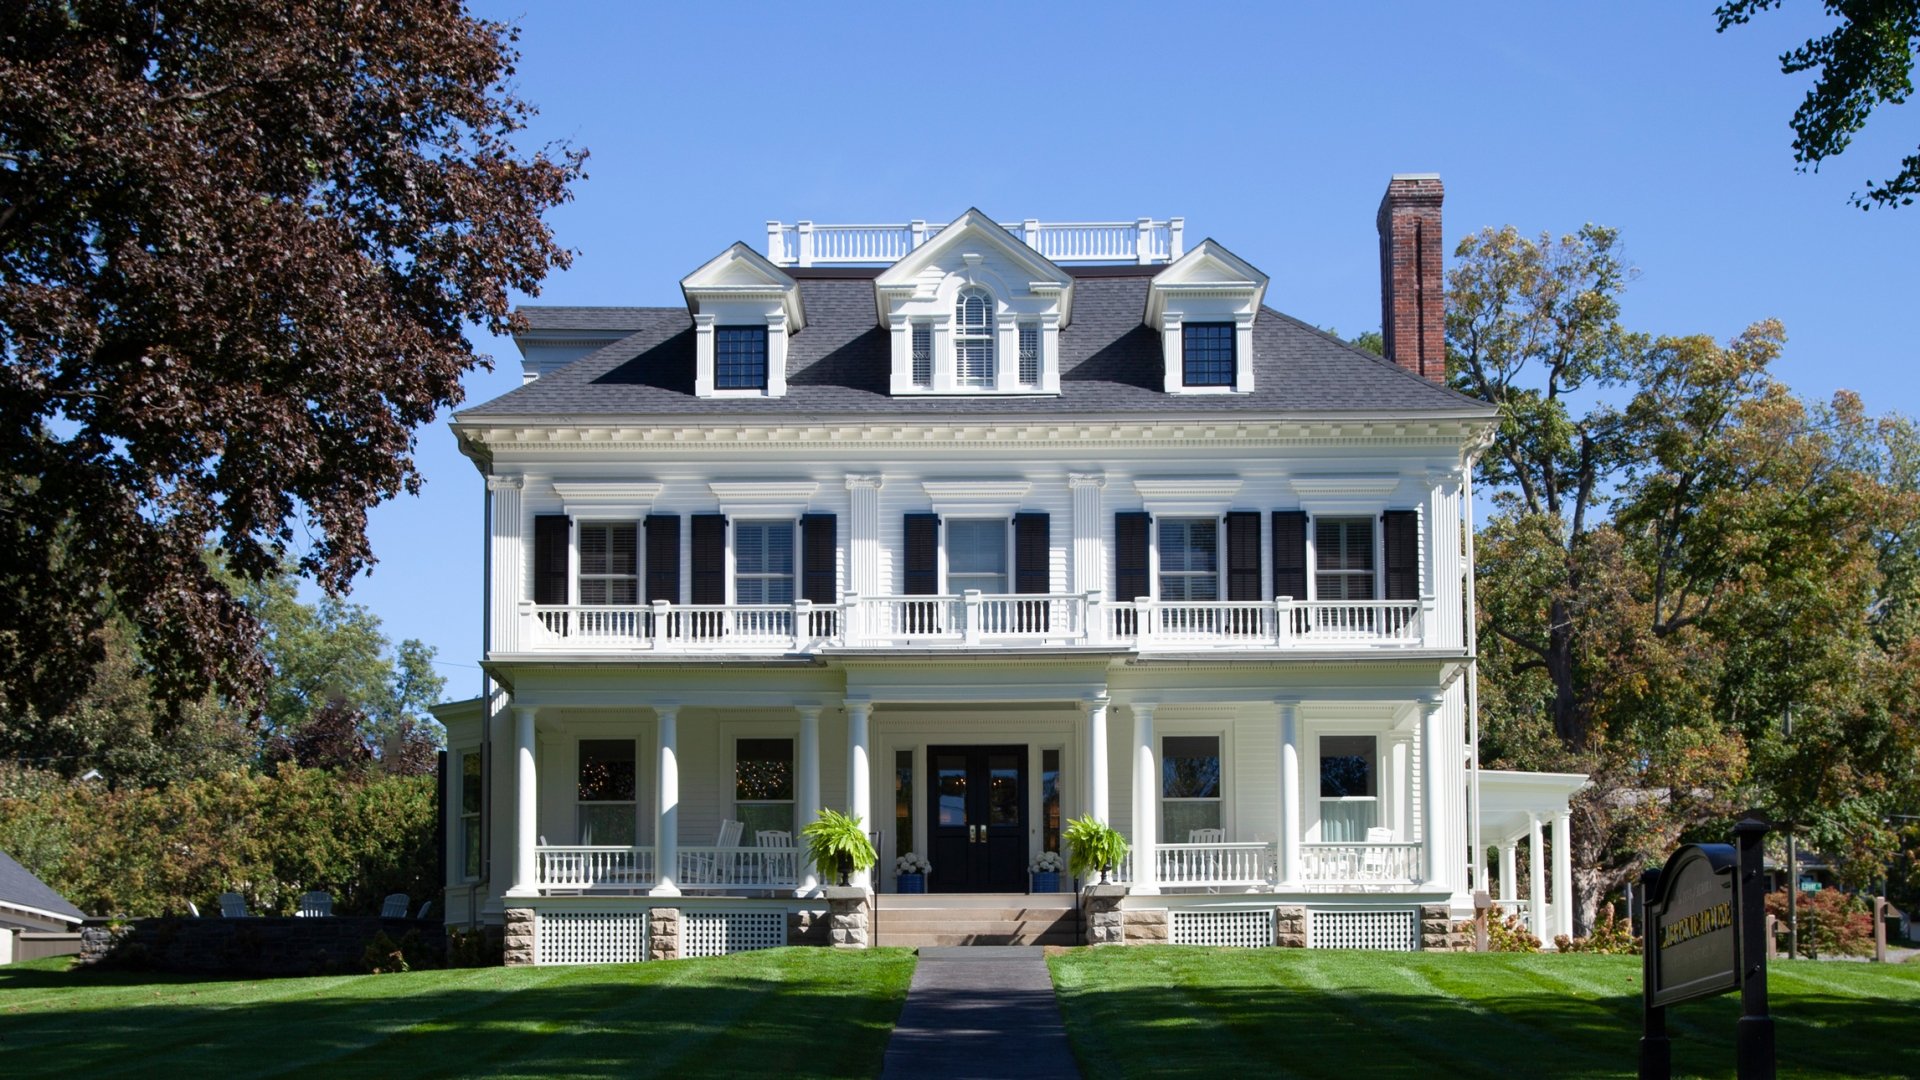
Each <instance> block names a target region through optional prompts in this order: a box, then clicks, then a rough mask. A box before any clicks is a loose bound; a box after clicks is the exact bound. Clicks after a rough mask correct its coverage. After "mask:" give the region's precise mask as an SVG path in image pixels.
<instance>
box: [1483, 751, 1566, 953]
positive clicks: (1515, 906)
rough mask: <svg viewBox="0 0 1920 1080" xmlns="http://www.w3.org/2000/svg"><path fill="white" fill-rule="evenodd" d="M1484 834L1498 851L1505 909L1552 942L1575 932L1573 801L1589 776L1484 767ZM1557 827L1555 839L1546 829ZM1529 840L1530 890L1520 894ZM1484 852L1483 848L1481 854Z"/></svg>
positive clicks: (1498, 886)
mask: <svg viewBox="0 0 1920 1080" xmlns="http://www.w3.org/2000/svg"><path fill="white" fill-rule="evenodd" d="M1479 785H1480V829H1481V837H1482V839H1483V840H1484V842H1485V843H1486V845H1487V846H1488V847H1490V848H1494V849H1497V850H1498V851H1499V868H1498V869H1497V870H1496V871H1495V872H1494V874H1493V875H1492V878H1493V883H1494V890H1493V892H1494V897H1495V902H1496V903H1497V904H1499V906H1500V909H1501V912H1502V914H1503V915H1519V916H1520V918H1521V922H1522V924H1523V925H1525V926H1526V927H1527V929H1528V930H1529V931H1530V932H1531V933H1532V934H1533V936H1534V937H1537V938H1539V939H1540V941H1541V943H1542V944H1545V945H1552V944H1553V939H1554V938H1555V937H1556V936H1559V935H1565V936H1567V937H1572V936H1573V814H1572V809H1571V807H1570V806H1569V801H1570V800H1571V799H1572V798H1573V796H1574V795H1575V794H1577V793H1578V792H1579V791H1580V789H1581V788H1584V787H1586V785H1587V777H1586V776H1585V775H1583V774H1580V773H1542V772H1495V771H1485V772H1482V773H1480V777H1479ZM1549 827H1551V829H1552V840H1551V842H1550V843H1549V842H1548V840H1547V830H1548V828H1549ZM1522 844H1525V845H1526V868H1527V881H1526V895H1525V896H1522V895H1521V894H1520V874H1519V868H1520V865H1521V864H1520V858H1519V852H1520V846H1521V845H1522ZM1482 858H1484V853H1483V855H1482Z"/></svg>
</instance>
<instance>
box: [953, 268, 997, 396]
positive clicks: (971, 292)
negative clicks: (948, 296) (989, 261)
mask: <svg viewBox="0 0 1920 1080" xmlns="http://www.w3.org/2000/svg"><path fill="white" fill-rule="evenodd" d="M993 360H994V357H993V294H992V293H990V292H988V291H987V290H985V289H983V288H981V287H979V286H978V285H969V286H967V287H966V288H964V289H961V290H960V294H959V295H958V296H957V297H955V298H954V301H953V381H954V384H955V385H956V386H964V387H968V388H972V389H987V390H990V389H992V388H993V385H994V382H993V379H994V371H993Z"/></svg>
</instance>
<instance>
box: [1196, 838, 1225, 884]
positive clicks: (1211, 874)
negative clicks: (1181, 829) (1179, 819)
mask: <svg viewBox="0 0 1920 1080" xmlns="http://www.w3.org/2000/svg"><path fill="white" fill-rule="evenodd" d="M1226 842H1227V830H1225V829H1188V830H1187V843H1189V844H1224V843H1226ZM1187 858H1189V859H1192V860H1193V862H1192V863H1191V864H1190V866H1191V867H1192V869H1193V874H1194V876H1195V877H1198V878H1218V877H1219V876H1220V856H1219V855H1217V854H1214V853H1213V852H1200V851H1195V852H1189V853H1188V854H1187ZM1207 891H1208V892H1210V893H1217V892H1219V891H1220V887H1219V886H1218V885H1209V886H1207Z"/></svg>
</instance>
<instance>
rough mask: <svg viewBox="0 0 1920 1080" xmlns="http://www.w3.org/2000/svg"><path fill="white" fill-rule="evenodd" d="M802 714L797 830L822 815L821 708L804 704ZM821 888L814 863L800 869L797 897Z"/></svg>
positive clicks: (796, 780)
mask: <svg viewBox="0 0 1920 1080" xmlns="http://www.w3.org/2000/svg"><path fill="white" fill-rule="evenodd" d="M799 711H800V753H799V757H800V760H799V761H798V762H797V765H798V768H797V769H796V771H797V772H798V773H799V775H798V776H795V777H794V784H793V801H794V810H795V811H796V813H797V815H798V817H799V819H800V820H798V821H796V822H794V828H795V830H796V831H797V830H799V829H802V828H805V827H806V826H807V824H808V823H809V822H811V821H813V819H815V818H817V817H819V816H820V706H818V705H801V706H799ZM819 889H820V871H819V869H818V868H817V867H815V866H814V865H813V863H811V862H807V863H805V864H803V865H802V866H801V867H800V887H799V888H798V889H796V890H794V895H796V896H812V895H813V894H814V893H816V892H818V891H819Z"/></svg>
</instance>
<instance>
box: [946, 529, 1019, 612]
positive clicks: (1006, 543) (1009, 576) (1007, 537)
mask: <svg viewBox="0 0 1920 1080" xmlns="http://www.w3.org/2000/svg"><path fill="white" fill-rule="evenodd" d="M956 521H998V522H999V523H1000V526H1001V544H1002V550H1003V551H1004V557H1003V563H1002V565H1004V566H1005V567H1006V571H1005V572H1004V573H1003V574H1002V575H1001V576H1002V577H1004V578H1005V579H1006V586H1007V587H1006V590H1005V591H1004V592H1002V593H988V594H987V595H999V596H1005V595H1010V594H1011V593H1012V592H1013V575H1014V568H1013V554H1014V553H1013V516H1012V515H1011V514H990V513H989V514H942V515H940V592H942V593H944V594H947V595H958V594H959V592H960V590H958V589H956V588H955V587H954V586H953V584H952V582H951V581H950V580H949V578H948V575H949V569H948V557H947V547H948V545H949V544H951V543H952V542H953V529H952V527H951V526H952V524H953V522H956ZM982 591H983V592H985V590H982Z"/></svg>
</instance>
